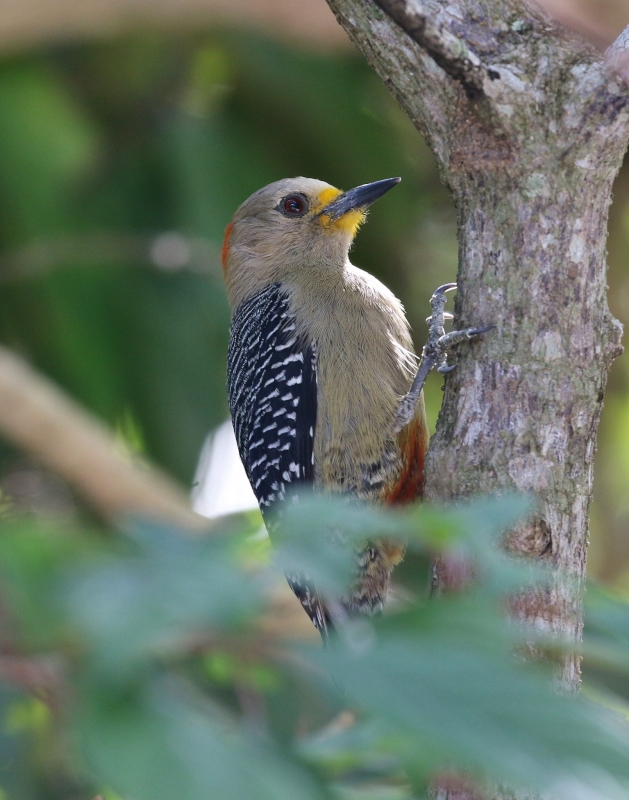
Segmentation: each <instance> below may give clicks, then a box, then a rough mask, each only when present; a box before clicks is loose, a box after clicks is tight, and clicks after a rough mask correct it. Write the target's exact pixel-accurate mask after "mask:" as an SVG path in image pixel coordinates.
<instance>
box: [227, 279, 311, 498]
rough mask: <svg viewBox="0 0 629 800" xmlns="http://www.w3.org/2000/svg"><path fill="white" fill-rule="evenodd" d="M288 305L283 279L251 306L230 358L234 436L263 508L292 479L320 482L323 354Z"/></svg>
mask: <svg viewBox="0 0 629 800" xmlns="http://www.w3.org/2000/svg"><path fill="white" fill-rule="evenodd" d="M288 306H289V303H288V297H287V295H286V294H285V293H284V292H282V291H281V289H280V287H279V286H278V285H277V284H274V285H272V286H269V287H267V288H266V289H264V290H263V291H261V292H259V293H258V294H256V295H254V296H253V297H252V298H250V299H249V300H248V301H247V302H245V303H243V304H242V306H240V308H239V309H238V310H237V312H236V314H235V316H234V319H233V320H232V326H231V338H230V343H229V353H228V358H227V382H228V390H229V406H230V409H231V415H232V422H233V425H234V433H235V434H236V441H237V443H238V450H239V452H240V458H241V459H242V462H243V464H244V466H245V470H246V471H247V475H248V477H249V481H250V482H251V486H252V488H253V491H254V494H255V496H256V497H257V498H258V502H259V504H260V508H261V510H262V512H263V513H264V512H266V511H267V510H268V509H269V508H270V507H271V506H272V505H273V503H274V502H275V501H277V500H282V499H283V498H284V496H285V493H286V490H287V488H288V486H289V484H293V483H296V482H312V480H313V441H314V431H315V427H316V422H317V383H316V363H315V352H314V347H313V345H312V344H308V343H303V342H301V341H299V338H298V336H297V334H296V331H295V320H294V319H293V318H292V317H291V315H290V314H289V310H288Z"/></svg>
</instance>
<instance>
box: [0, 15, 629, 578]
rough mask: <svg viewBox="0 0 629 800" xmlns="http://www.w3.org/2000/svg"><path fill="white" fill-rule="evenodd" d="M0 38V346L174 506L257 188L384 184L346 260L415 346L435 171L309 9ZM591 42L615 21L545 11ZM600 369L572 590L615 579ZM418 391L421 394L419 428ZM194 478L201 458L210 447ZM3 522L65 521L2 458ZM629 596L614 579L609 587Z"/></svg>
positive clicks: (16, 26) (434, 248) (616, 227)
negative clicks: (586, 524)
mask: <svg viewBox="0 0 629 800" xmlns="http://www.w3.org/2000/svg"><path fill="white" fill-rule="evenodd" d="M2 6H3V7H2V15H1V19H0V59H1V60H0V208H1V209H2V214H1V215H0V341H1V342H2V343H3V344H5V345H7V346H8V347H10V348H12V349H13V350H14V351H16V352H18V353H20V354H22V355H23V356H24V357H25V358H26V359H27V360H28V361H29V362H30V363H31V364H32V365H33V366H35V367H36V368H37V369H38V370H41V371H42V372H43V373H44V374H46V375H47V376H49V377H50V378H52V379H53V380H54V381H55V382H57V384H58V385H59V386H60V387H62V388H63V389H64V390H65V391H66V392H67V393H68V394H70V395H71V396H72V397H74V398H75V399H76V400H78V401H79V402H80V403H81V404H83V405H84V406H85V407H86V408H88V409H90V410H91V411H92V412H93V413H94V414H95V415H97V416H98V417H100V418H101V419H102V420H104V421H106V422H107V423H108V424H109V425H110V426H111V427H112V428H114V429H115V431H116V434H117V437H118V438H119V441H120V445H121V447H123V448H124V449H125V450H126V451H127V452H130V453H141V454H143V455H144V456H146V457H147V458H149V459H151V460H153V461H155V462H157V463H158V464H160V465H161V466H162V467H163V468H164V469H165V470H166V471H167V472H169V473H171V474H172V475H173V476H175V477H176V478H177V479H178V480H179V481H180V482H181V483H182V484H183V485H184V486H185V487H186V488H187V489H189V488H191V486H192V483H193V477H194V475H195V470H196V465H197V462H198V459H199V456H200V452H201V447H202V444H203V442H204V439H205V437H206V435H207V434H208V433H209V432H210V431H211V430H213V429H215V428H216V427H217V426H218V425H219V424H220V423H222V422H223V421H224V420H225V419H226V418H227V416H228V409H227V402H226V391H225V354H226V347H227V340H228V326H229V312H228V306H227V302H226V298H225V293H224V290H223V285H222V281H221V272H220V264H219V259H218V252H219V249H220V245H221V241H222V234H223V230H224V228H225V225H226V224H227V222H228V221H229V219H230V217H231V215H232V213H233V211H234V210H235V208H236V207H237V206H238V205H239V204H240V203H241V202H242V201H243V200H244V199H245V198H246V197H247V196H248V195H249V194H250V193H251V192H253V191H254V190H255V189H257V188H259V187H260V186H262V185H264V184H266V183H268V182H270V181H274V180H277V179H278V178H282V177H286V176H290V175H307V176H312V177H317V178H320V179H322V180H325V181H328V182H330V183H332V184H333V185H336V186H339V187H341V188H349V187H352V186H354V185H356V184H359V183H365V182H368V181H372V180H377V179H379V178H383V177H388V176H392V175H401V176H402V178H403V182H402V184H401V185H400V187H398V188H396V190H395V192H392V193H391V194H390V195H388V196H387V198H386V200H385V201H383V202H382V203H381V204H378V205H377V206H375V207H374V209H373V210H372V213H371V216H370V220H369V224H368V225H366V226H365V227H364V228H363V229H362V231H361V233H360V235H359V237H358V240H357V242H356V246H355V250H354V252H353V260H354V262H355V263H356V264H358V265H359V266H361V267H364V268H365V269H367V270H369V271H371V272H373V273H374V274H376V275H377V276H378V277H379V278H381V279H382V280H383V281H384V282H385V283H386V284H387V285H388V286H390V287H391V289H393V291H394V292H395V293H396V294H397V295H398V296H399V297H400V298H402V300H403V302H404V304H405V306H406V308H407V311H408V315H409V318H410V320H411V323H412V326H413V332H414V338H415V342H416V345H417V346H418V347H421V344H422V341H423V338H424V336H425V334H426V326H425V323H424V319H425V317H426V314H427V310H428V298H429V296H430V294H431V292H432V290H433V289H434V288H435V287H436V286H437V285H439V284H440V283H444V282H446V281H450V280H453V279H454V277H455V274H456V259H457V244H456V230H455V220H454V212H453V208H452V204H451V202H450V199H449V197H448V195H447V192H446V191H445V189H444V188H443V187H442V185H441V183H440V181H439V176H438V173H437V169H436V165H435V161H434V159H433V157H432V154H431V153H430V152H429V151H428V149H427V147H426V146H425V144H424V143H423V141H422V139H421V137H420V136H419V134H418V133H417V132H416V131H415V130H414V128H413V126H412V125H411V123H410V122H409V121H408V119H407V118H406V116H405V115H404V113H403V112H402V111H401V110H400V109H399V108H398V107H397V105H396V103H395V101H394V100H393V99H392V98H391V97H390V96H389V95H388V93H387V92H386V90H385V89H384V87H383V86H382V85H381V83H380V81H379V79H378V78H377V77H376V75H375V74H374V73H373V72H372V70H371V69H369V67H368V66H367V64H366V63H365V62H364V60H363V58H362V57H361V56H360V54H358V53H357V52H356V51H355V50H354V49H353V47H352V45H351V44H350V43H349V41H348V39H347V38H346V36H345V34H344V32H343V31H342V29H341V28H340V27H339V26H338V25H337V23H336V20H335V19H334V17H333V15H332V13H331V12H330V11H329V9H328V7H327V5H326V4H325V2H324V0H300V2H297V0H238V2H234V1H233V0H230V2H227V0H178V2H164V1H163V0H143V2H141V3H138V2H131V0H98V2H96V0H92V1H91V2H84V0H67V1H66V2H63V3H59V2H52V0H20V1H19V2H18V1H17V0H14V2H6V3H3V4H2ZM550 8H551V10H552V11H553V13H556V14H558V15H559V16H560V17H562V18H563V19H564V20H565V21H567V22H568V23H570V24H572V25H573V26H574V27H577V28H580V29H581V30H582V31H584V32H586V33H587V34H588V35H590V37H591V38H592V39H593V40H594V41H595V42H596V43H597V44H601V43H603V44H604V43H605V42H606V41H610V40H611V39H612V38H613V36H614V35H615V34H616V33H617V32H618V31H619V30H621V29H622V27H623V26H624V24H625V23H626V21H627V19H629V3H626V2H607V3H606V4H603V5H601V4H600V3H596V4H588V3H587V2H586V0H580V2H579V3H569V2H563V3H559V2H558V0H553V3H552V4H551V5H550ZM628 204H629V169H627V168H625V169H623V171H622V173H621V174H620V176H619V178H618V183H617V187H616V191H615V201H614V206H613V209H612V213H611V222H610V240H609V264H610V276H609V284H610V293H609V297H610V305H611V308H612V311H613V313H614V314H615V315H616V316H617V317H618V318H619V319H620V320H621V321H622V322H624V323H625V324H626V323H627V322H629V261H628V257H627V252H628V244H629V242H628V238H629V205H628ZM627 364H628V361H627V357H626V356H624V357H622V358H620V359H618V360H617V361H616V363H615V364H614V367H613V370H612V374H611V376H610V383H609V387H608V392H607V396H606V401H605V411H604V416H603V421H602V425H601V432H600V440H599V441H600V444H599V452H598V463H597V469H596V481H595V493H596V502H595V507H594V510H593V517H592V543H591V550H590V572H591V574H592V575H593V576H596V577H600V578H602V579H604V580H606V581H622V580H625V573H626V572H627V570H628V568H629V536H628V535H627V532H628V531H629V492H628V491H627V489H626V480H627V477H626V476H627V475H628V474H629V380H628V372H629V368H628V366H627ZM440 394H441V393H440V381H439V379H438V378H436V377H435V378H433V379H432V380H431V382H430V385H429V387H428V390H427V400H428V407H429V413H430V417H431V420H432V422H433V425H434V421H435V419H436V415H437V412H438V407H439V403H440ZM215 456H216V448H215ZM0 486H1V488H2V491H3V493H4V495H5V496H8V497H10V498H11V500H12V502H13V504H14V505H16V504H17V505H18V506H23V507H25V508H28V509H31V510H32V509H36V510H37V509H39V510H41V511H45V512H46V513H51V512H53V513H57V514H73V513H76V511H77V501H76V498H75V497H73V495H72V493H71V492H70V491H69V489H68V487H66V486H65V485H64V484H63V482H61V481H60V480H59V478H58V477H56V476H53V475H52V474H50V473H48V472H46V470H44V469H43V468H42V466H41V464H37V463H35V462H33V461H32V460H29V459H27V458H26V457H25V456H24V454H23V453H21V452H18V451H16V450H15V449H12V447H11V446H9V444H8V442H7V441H6V440H4V439H3V438H2V437H1V436H0ZM627 580H629V577H628V578H627Z"/></svg>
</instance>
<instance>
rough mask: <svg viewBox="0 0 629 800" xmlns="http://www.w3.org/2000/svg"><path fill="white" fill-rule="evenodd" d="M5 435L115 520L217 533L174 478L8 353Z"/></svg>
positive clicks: (2, 402) (0, 355)
mask: <svg viewBox="0 0 629 800" xmlns="http://www.w3.org/2000/svg"><path fill="white" fill-rule="evenodd" d="M0 432H2V434H3V435H4V436H5V437H6V438H7V439H8V440H9V441H11V442H12V443H13V444H14V445H15V446H17V447H19V448H20V449H22V450H25V451H26V452H28V453H31V454H32V455H34V456H36V457H37V458H40V459H41V460H42V461H43V462H45V463H46V464H47V465H48V466H49V467H50V468H51V469H53V470H54V471H55V472H56V473H57V474H59V475H60V476H61V477H62V478H64V479H65V480H66V481H67V482H68V483H69V484H70V485H71V486H73V487H74V488H75V489H77V490H78V491H79V492H80V493H81V494H82V495H83V496H84V497H85V498H86V499H87V500H88V501H89V502H90V503H91V504H92V505H93V506H94V507H95V508H96V509H97V510H98V511H99V512H100V513H101V514H102V515H103V516H104V517H106V518H108V519H113V520H118V519H120V518H124V517H129V516H137V515H144V516H150V517H156V518H160V519H165V520H168V521H170V522H172V523H175V524H177V525H181V526H183V527H185V528H188V529H197V530H198V529H203V528H209V527H210V523H209V522H208V520H207V519H205V518H203V517H200V516H199V515H197V514H195V513H194V512H193V511H191V510H190V507H189V499H188V497H187V496H186V494H185V492H184V491H183V490H182V489H180V488H179V486H177V485H176V484H175V483H174V482H173V481H172V480H171V479H170V478H169V477H167V476H166V475H164V474H162V473H160V472H159V471H158V470H157V469H155V468H154V467H149V466H148V465H147V464H139V463H137V462H135V463H134V462H133V461H131V460H128V459H125V458H123V457H122V455H121V454H120V452H119V448H118V447H117V446H116V442H115V440H114V436H113V434H112V433H111V432H110V431H109V430H107V428H106V427H105V426H104V425H103V424H102V423H101V422H100V421H98V420H96V419H95V418H94V417H92V416H91V415H90V414H88V413H87V412H86V411H85V410H84V409H82V408H81V407H80V406H79V405H78V404H77V403H75V402H74V401H73V400H71V399H70V398H69V397H67V396H66V395H64V394H63V392H62V391H61V390H60V389H59V388H58V387H57V386H55V385H54V384H53V383H52V382H51V381H49V380H48V379H47V378H44V377H43V376H42V375H39V374H38V373H37V372H35V370H33V369H32V367H30V366H29V365H28V364H27V363H26V361H24V360H23V359H21V358H20V357H19V356H17V355H15V354H14V353H12V352H11V351H10V350H7V349H6V348H4V347H0Z"/></svg>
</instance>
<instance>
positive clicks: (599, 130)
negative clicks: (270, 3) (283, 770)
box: [328, 0, 629, 689]
mask: <svg viewBox="0 0 629 800" xmlns="http://www.w3.org/2000/svg"><path fill="white" fill-rule="evenodd" d="M328 2H329V5H330V6H331V7H332V9H333V11H334V12H335V13H336V15H337V18H338V20H339V22H340V23H341V24H342V25H343V27H344V28H345V30H346V31H347V32H348V33H349V35H350V37H351V38H352V40H353V41H354V42H355V43H356V45H357V46H358V47H359V49H360V50H361V51H362V52H363V53H364V55H365V56H366V58H367V59H368V61H369V62H370V63H371V64H372V65H373V67H374V68H375V69H376V71H377V72H378V73H379V75H380V77H381V78H382V80H383V81H384V82H385V84H386V85H387V86H388V87H389V89H390V90H391V91H392V93H393V94H394V95H395V97H396V98H397V99H398V101H399V102H400V103H401V105H402V106H403V108H404V109H405V110H406V112H407V113H408V114H409V116H410V117H411V119H412V120H413V122H414V123H415V125H416V127H417V128H418V130H419V131H420V132H421V133H422V134H423V136H424V137H425V138H426V140H427V142H428V143H429V145H430V146H431V148H432V150H433V152H434V153H435V156H436V158H437V160H438V163H439V165H440V168H441V174H442V176H443V180H444V181H445V183H446V184H447V186H448V187H449V189H450V192H451V194H452V198H453V201H454V203H455V206H456V209H457V214H458V234H459V276H458V285H459V292H458V297H457V305H456V325H457V327H466V326H477V325H485V324H488V323H496V326H497V328H496V330H495V331H493V332H491V333H489V334H486V335H485V336H484V337H482V340H481V341H477V342H475V343H473V344H471V346H469V347H461V348H459V351H458V352H457V355H456V362H457V369H456V370H455V371H454V372H453V373H452V374H450V375H448V376H447V378H446V381H445V383H446V390H445V397H444V403H443V408H442V410H441V415H440V417H439V422H438V425H437V432H436V435H435V436H434V438H433V440H432V442H431V446H430V452H429V457H428V462H427V489H426V494H427V497H428V498H429V499H431V500H445V499H451V498H456V497H462V496H465V495H469V494H472V493H479V492H496V491H501V490H506V489H513V488H515V489H517V490H521V491H533V492H535V493H536V495H537V496H538V498H539V500H540V505H539V511H538V513H537V514H536V516H535V518H534V519H531V520H530V521H529V523H527V524H526V525H525V526H524V527H523V528H522V529H521V530H519V531H518V532H517V533H516V534H514V535H513V536H512V537H511V539H510V542H509V546H510V547H511V549H513V550H514V551H515V552H518V553H521V554H526V555H528V556H534V557H537V558H544V559H546V560H548V561H549V562H550V563H551V564H553V565H555V566H556V567H557V570H556V576H557V577H556V580H555V583H554V586H553V587H552V588H551V589H548V590H545V591H543V592H542V591H541V590H540V591H539V592H537V593H536V594H528V595H526V596H522V597H521V598H519V599H518V601H517V602H516V603H515V609H516V613H517V614H518V615H520V616H521V617H522V618H524V619H527V620H529V621H532V622H534V623H535V624H536V625H537V626H538V627H540V628H543V629H545V630H551V631H556V632H558V633H561V634H563V635H564V636H565V635H568V636H572V637H574V638H575V639H579V637H580V635H581V627H582V616H581V605H580V598H579V591H578V586H579V584H580V581H581V580H582V579H583V577H584V575H585V557H586V546H587V538H588V509H589V505H590V500H591V496H592V463H593V458H594V452H595V448H596V432H597V427H598V422H599V417H600V413H601V408H602V403H603V393H604V389H605V382H606V378H607V372H608V369H609V366H610V364H611V361H612V359H613V358H614V357H615V356H617V355H618V354H619V353H620V352H621V345H620V340H621V333H622V329H621V326H620V324H619V323H618V322H617V321H616V320H615V319H613V317H612V316H611V314H610V312H609V310H608V307H607V302H606V296H605V290H606V281H605V273H606V263H605V241H606V236H607V213H608V207H609V203H610V200H611V189H612V181H613V179H614V176H615V175H616V172H617V171H618V169H619V167H620V164H621V160H622V157H623V154H624V152H625V148H626V144H627V139H628V138H629V90H628V88H627V86H626V84H625V82H624V81H623V80H622V78H620V77H617V76H616V75H615V73H614V71H613V69H612V68H611V66H610V64H609V63H605V62H604V60H603V58H602V56H601V55H600V54H599V53H598V52H596V51H595V50H593V48H592V47H591V46H590V45H589V44H588V43H587V42H585V41H584V40H582V39H580V38H579V37H577V36H576V35H574V34H572V33H570V32H568V31H566V30H565V29H563V28H561V27H560V26H559V25H557V24H555V23H554V22H553V21H552V20H551V19H549V18H547V17H546V16H545V15H544V13H543V12H542V11H541V10H540V9H538V8H536V7H533V6H530V5H528V4H526V3H523V2H519V1H518V0H500V1H499V0H451V1H450V2H445V0H428V1H427V2H422V1H421V0H378V1H377V3H376V2H374V0H328ZM619 42H620V45H619V47H620V49H622V45H623V41H621V40H619ZM566 575H568V576H571V578H570V579H568V580H567V579H566ZM441 577H442V579H443V580H446V581H447V578H448V576H447V570H445V572H444V574H442V576H441ZM575 578H576V580H575ZM575 587H577V588H575ZM561 677H562V681H563V685H564V687H567V688H571V689H576V688H577V687H578V684H579V662H578V658H577V656H576V655H575V656H574V657H570V658H567V659H566V661H565V664H564V665H563V669H562V676H561Z"/></svg>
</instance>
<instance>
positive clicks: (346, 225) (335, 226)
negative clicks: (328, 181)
mask: <svg viewBox="0 0 629 800" xmlns="http://www.w3.org/2000/svg"><path fill="white" fill-rule="evenodd" d="M342 194H343V192H342V191H341V190H340V189H334V188H332V187H330V188H329V189H323V191H321V192H319V198H318V199H319V203H318V205H317V207H316V208H315V209H314V211H315V213H318V212H319V211H320V210H321V209H322V208H325V206H327V205H328V203H331V202H332V201H333V200H336V198H337V197H340V195H342ZM366 218H367V212H366V211H360V210H355V211H348V212H347V214H343V216H342V217H339V218H338V219H337V220H334V222H332V220H331V219H330V217H328V216H327V215H326V214H322V215H321V216H320V217H318V219H319V220H321V223H322V225H323V227H324V228H325V229H327V230H329V231H343V232H345V233H349V235H350V236H351V237H352V239H353V238H354V236H356V232H357V231H358V229H359V228H360V226H361V225H362V224H363V222H364V221H365V219H366Z"/></svg>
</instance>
